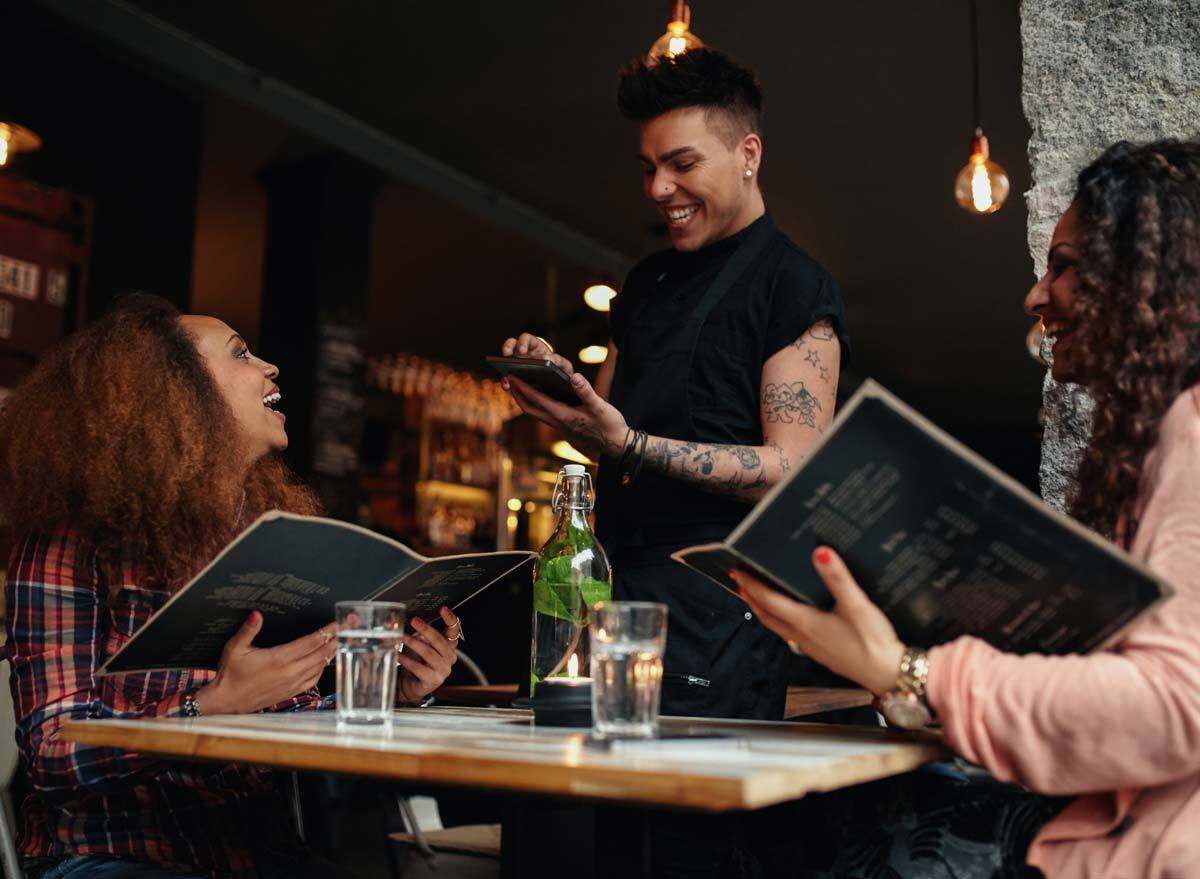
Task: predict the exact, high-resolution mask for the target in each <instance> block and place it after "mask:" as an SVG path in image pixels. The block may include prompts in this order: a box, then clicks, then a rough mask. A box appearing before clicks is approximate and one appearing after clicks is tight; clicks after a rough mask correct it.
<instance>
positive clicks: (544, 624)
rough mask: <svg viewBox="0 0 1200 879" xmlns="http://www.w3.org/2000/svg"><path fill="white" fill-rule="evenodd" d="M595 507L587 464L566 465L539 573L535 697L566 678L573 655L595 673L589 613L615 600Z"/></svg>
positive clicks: (535, 611)
mask: <svg viewBox="0 0 1200 879" xmlns="http://www.w3.org/2000/svg"><path fill="white" fill-rule="evenodd" d="M593 506H595V492H594V490H593V488H592V477H591V475H590V474H589V473H588V472H587V469H586V468H585V467H583V465H581V464H568V465H566V466H565V467H564V468H563V469H562V470H561V471H559V474H558V480H557V481H556V482H555V484H554V495H553V500H552V501H551V507H552V509H553V510H554V512H555V514H556V515H557V519H556V521H555V523H554V531H553V532H551V534H550V539H549V540H547V541H546V545H545V546H543V547H542V549H541V552H539V553H538V559H537V566H536V568H535V573H534V583H533V649H532V656H533V658H532V668H531V669H530V692H531V693H532V692H533V690H534V688H536V686H537V683H538V681H540V680H543V679H545V678H548V677H555V676H565V675H566V674H567V663H568V662H569V661H570V659H571V656H572V655H575V656H577V657H578V667H579V669H580V670H581V673H582V674H585V675H586V674H587V673H588V669H589V668H591V651H590V649H589V644H588V613H589V612H590V610H591V608H592V607H593V606H594V605H595V604H596V602H597V601H609V600H611V599H612V568H611V567H609V564H608V556H607V555H605V553H604V548H603V547H602V546H601V545H600V542H599V541H598V540H596V535H595V534H593V533H592V524H591V521H590V517H589V514H590V513H591V511H592V507H593Z"/></svg>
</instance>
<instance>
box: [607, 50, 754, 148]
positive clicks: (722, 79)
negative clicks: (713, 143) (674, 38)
mask: <svg viewBox="0 0 1200 879" xmlns="http://www.w3.org/2000/svg"><path fill="white" fill-rule="evenodd" d="M617 106H618V107H619V108H620V110H621V115H623V116H624V117H625V118H626V119H632V120H633V121H635V122H646V121H648V120H650V119H653V118H655V117H656V116H661V115H663V114H664V113H669V112H670V111H672V110H678V109H680V108H681V107H703V108H704V110H705V111H706V114H707V121H708V122H709V124H710V125H712V124H713V123H714V122H717V124H716V125H715V129H716V130H717V131H719V132H720V135H721V138H722V140H723V141H724V142H725V144H726V145H727V146H729V147H731V148H732V147H733V146H735V145H736V144H737V142H738V141H739V140H741V138H742V136H743V135H745V134H747V133H750V132H753V133H754V134H759V135H761V134H762V112H763V96H762V87H761V86H759V84H758V80H757V79H755V77H754V73H753V71H751V70H748V69H747V68H745V67H739V66H738V65H737V64H735V63H734V62H733V61H732V60H730V59H729V57H728V56H726V55H723V54H721V53H720V52H715V51H713V50H712V49H692V50H691V51H688V52H684V53H683V54H681V55H676V56H675V57H674V58H661V59H658V60H657V61H655V62H653V63H650V62H647V61H645V60H642V59H639V60H635V61H631V62H630V63H629V64H627V65H626V66H625V67H624V68H622V69H621V73H620V81H619V84H618V86H617ZM718 116H719V117H721V118H720V119H719V120H718V119H717V118H716V117H718Z"/></svg>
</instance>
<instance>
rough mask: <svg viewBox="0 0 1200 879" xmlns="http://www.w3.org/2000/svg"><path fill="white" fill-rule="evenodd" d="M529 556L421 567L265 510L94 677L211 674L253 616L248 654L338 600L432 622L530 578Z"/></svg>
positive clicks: (329, 525) (330, 522)
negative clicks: (373, 603)
mask: <svg viewBox="0 0 1200 879" xmlns="http://www.w3.org/2000/svg"><path fill="white" fill-rule="evenodd" d="M534 558H535V556H534V554H533V553H530V552H492V553H480V554H474V555H457V556H446V557H443V558H432V559H431V558H426V557H425V556H422V555H419V554H417V553H415V552H413V551H412V550H411V549H409V548H408V547H407V546H405V545H404V544H402V543H397V542H396V541H394V540H389V539H388V538H386V537H383V536H382V535H379V534H376V533H375V532H373V531H368V530H367V529H366V528H360V527H358V526H357V525H351V524H349V523H347V522H339V521H336V520H334V519H321V518H317V517H315V516H297V515H293V514H291V513H281V512H278V511H272V512H269V513H265V514H264V515H262V516H260V517H259V519H258V520H257V521H256V522H255V523H254V524H253V525H251V526H250V527H249V528H247V529H246V530H245V531H243V532H242V534H241V535H240V536H239V537H238V538H237V539H236V540H234V541H233V542H232V543H231V544H229V546H227V547H225V549H224V550H222V551H221V554H220V555H218V556H217V557H216V558H215V559H213V561H212V562H211V563H210V564H209V565H208V567H206V568H205V569H204V570H203V571H201V572H200V573H199V574H197V575H196V577H195V578H194V579H193V580H192V581H191V582H189V583H188V584H187V585H186V586H184V587H183V588H182V589H180V590H179V591H178V592H177V593H175V595H173V596H172V597H171V599H170V600H169V601H168V602H167V603H166V604H165V605H163V607H162V608H160V609H159V611H158V612H157V613H156V614H154V616H152V617H151V618H150V619H149V620H148V621H147V622H146V624H145V625H144V626H142V627H141V628H140V629H138V631H137V632H135V633H134V635H133V637H132V638H130V639H129V641H127V642H126V643H125V645H124V646H123V647H122V648H121V649H120V650H118V651H117V652H116V653H115V654H113V655H112V656H111V657H110V658H109V660H108V661H107V662H105V663H104V665H103V666H102V667H101V668H100V669H99V671H98V672H97V674H98V675H106V674H120V673H124V672H132V671H151V670H157V669H194V668H207V669H215V668H216V667H217V663H218V662H219V661H220V658H221V650H222V648H223V647H224V646H225V642H226V641H228V640H229V638H230V637H231V636H232V635H233V633H234V632H236V631H237V630H238V627H239V626H241V625H242V623H244V622H245V621H246V616H247V614H249V613H250V611H252V610H258V611H260V612H261V613H262V615H263V627H262V631H261V632H259V634H258V637H257V638H255V639H254V644H255V646H257V647H274V646H276V645H278V644H286V643H287V642H288V641H293V640H295V639H296V638H299V637H301V636H302V635H307V634H309V633H310V632H315V631H316V630H317V629H319V628H320V627H321V626H323V625H326V624H327V623H330V622H332V621H333V619H334V605H335V604H337V602H339V601H363V600H367V599H376V600H379V601H402V602H404V603H405V605H407V609H408V616H409V618H410V619H411V618H413V617H421V618H422V619H424V620H426V621H427V622H431V623H432V622H433V621H434V619H435V618H436V617H437V616H438V610H439V609H440V608H441V607H442V606H443V605H445V606H447V607H449V608H451V609H452V610H453V609H454V608H457V607H458V606H459V605H461V604H462V603H463V602H465V601H467V600H468V599H470V598H472V597H473V596H475V595H477V594H478V593H480V592H482V591H483V590H484V589H486V588H487V587H488V586H491V585H492V584H493V583H496V582H498V581H500V580H502V579H505V578H506V577H508V576H510V575H511V576H526V577H529V578H530V579H532V576H533V574H532V571H533V568H532V565H533V559H534Z"/></svg>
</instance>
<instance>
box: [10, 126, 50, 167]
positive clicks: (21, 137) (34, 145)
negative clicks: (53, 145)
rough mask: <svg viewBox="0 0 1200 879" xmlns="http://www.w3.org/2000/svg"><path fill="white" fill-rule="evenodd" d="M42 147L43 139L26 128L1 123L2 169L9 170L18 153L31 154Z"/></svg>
mask: <svg viewBox="0 0 1200 879" xmlns="http://www.w3.org/2000/svg"><path fill="white" fill-rule="evenodd" d="M41 145H42V139H41V138H40V137H38V136H37V135H36V134H34V133H33V132H32V131H30V130H29V129H28V128H26V127H25V126H23V125H17V124H16V123H15V122H0V168H7V167H8V166H9V164H11V162H12V159H13V156H15V155H16V154H17V153H31V152H33V151H34V150H36V149H38V148H40V147H41Z"/></svg>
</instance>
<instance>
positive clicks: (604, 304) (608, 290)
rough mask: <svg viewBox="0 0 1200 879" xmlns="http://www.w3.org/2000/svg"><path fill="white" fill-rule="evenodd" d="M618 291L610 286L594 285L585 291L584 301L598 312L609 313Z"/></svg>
mask: <svg viewBox="0 0 1200 879" xmlns="http://www.w3.org/2000/svg"><path fill="white" fill-rule="evenodd" d="M616 297H617V291H616V290H614V289H613V288H612V287H610V286H608V284H593V285H592V286H590V287H588V288H587V289H586V290H584V291H583V301H584V302H586V303H587V304H588V307H589V308H594V309H596V311H608V310H609V308H610V306H611V304H612V301H613V300H614V299H615V298H616Z"/></svg>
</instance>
